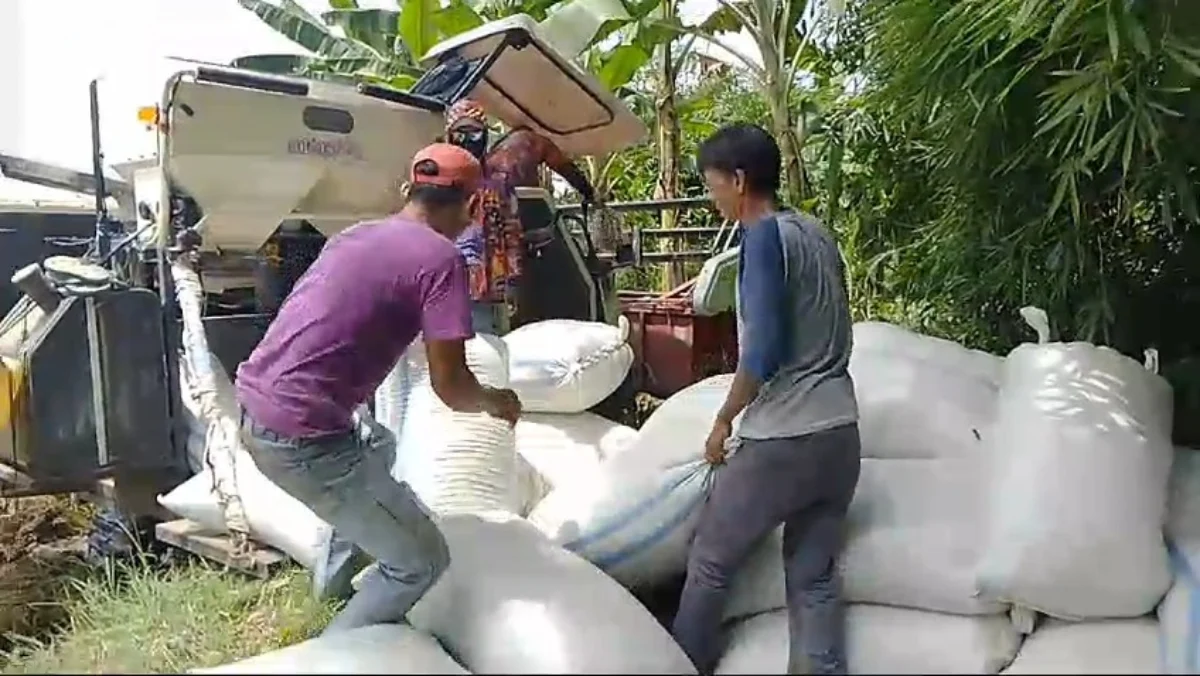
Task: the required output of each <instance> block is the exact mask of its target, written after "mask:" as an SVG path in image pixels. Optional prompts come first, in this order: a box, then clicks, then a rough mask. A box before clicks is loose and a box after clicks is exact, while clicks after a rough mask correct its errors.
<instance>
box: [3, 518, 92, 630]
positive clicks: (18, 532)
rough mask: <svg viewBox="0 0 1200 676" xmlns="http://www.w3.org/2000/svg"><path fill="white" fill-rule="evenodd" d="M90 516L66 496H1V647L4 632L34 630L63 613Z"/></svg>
mask: <svg viewBox="0 0 1200 676" xmlns="http://www.w3.org/2000/svg"><path fill="white" fill-rule="evenodd" d="M90 516H91V510H90V508H89V507H88V506H87V505H85V504H84V503H82V502H80V501H78V500H76V499H74V498H69V497H36V498H20V499H0V648H4V647H6V646H5V639H4V637H6V636H8V635H11V634H20V635H26V636H28V635H37V634H40V633H43V632H45V631H47V630H49V629H50V628H51V627H52V626H53V625H54V624H55V623H56V622H58V621H59V620H61V619H62V618H63V609H62V606H61V599H62V597H63V586H64V584H66V583H67V582H68V580H69V574H70V573H71V571H73V570H76V569H78V567H79V566H80V561H81V560H80V555H81V554H82V552H83V546H84V541H85V533H86V531H87V527H88V524H89V520H90Z"/></svg>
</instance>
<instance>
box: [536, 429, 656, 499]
mask: <svg viewBox="0 0 1200 676" xmlns="http://www.w3.org/2000/svg"><path fill="white" fill-rule="evenodd" d="M516 435H517V436H516V442H517V459H518V465H519V466H520V471H521V472H524V473H527V476H522V481H524V482H525V488H524V489H523V490H524V492H523V494H522V504H523V505H525V510H524V513H526V514H527V513H528V511H529V510H530V509H532V508H533V507H534V506H535V505H536V504H537V503H538V502H540V501H541V499H542V498H544V497H545V496H546V495H547V494H548V493H549V492H550V491H551V490H553V489H554V488H555V487H556V486H560V485H562V484H563V483H566V482H569V481H572V480H582V479H587V478H590V477H593V476H595V473H596V472H597V471H598V469H599V467H600V462H601V460H603V459H604V458H605V457H608V456H610V455H613V454H615V453H618V452H620V451H622V450H624V448H625V447H626V446H628V445H629V444H630V443H632V442H633V440H634V439H636V438H637V430H635V429H633V428H632V427H626V426H625V425H622V424H620V423H615V422H613V421H611V420H608V419H607V418H602V417H600V416H598V415H596V414H594V413H588V412H584V413H571V414H555V413H529V414H525V415H522V416H521V420H520V421H518V422H517V427H516Z"/></svg>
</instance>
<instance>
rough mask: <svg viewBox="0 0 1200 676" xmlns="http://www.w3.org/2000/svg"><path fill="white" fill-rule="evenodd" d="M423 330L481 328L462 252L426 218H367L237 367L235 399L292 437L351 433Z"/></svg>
mask: <svg viewBox="0 0 1200 676" xmlns="http://www.w3.org/2000/svg"><path fill="white" fill-rule="evenodd" d="M418 334H424V336H425V339H426V340H459V339H467V338H470V337H471V336H473V335H474V331H473V330H472V329H471V310H470V301H469V298H468V294H467V272H466V266H465V265H464V263H463V258H462V255H461V254H460V253H459V252H458V250H457V249H456V248H455V246H454V242H452V241H450V240H449V239H447V238H445V237H443V236H442V235H440V234H439V233H437V232H436V231H434V230H433V229H432V228H429V227H428V226H426V225H425V224H423V223H419V222H416V221H412V220H408V219H405V218H401V217H399V216H393V217H390V218H387V219H384V220H382V221H374V222H366V223H360V224H358V225H355V226H354V227H352V228H349V229H347V230H345V231H344V232H342V233H340V234H338V235H336V236H335V237H333V238H332V239H330V240H329V241H328V242H327V243H326V244H325V248H324V249H323V250H322V251H321V255H320V257H319V258H317V260H316V262H315V263H313V264H312V266H311V267H310V268H309V269H308V271H307V272H305V273H304V276H303V277H301V278H300V281H298V282H297V283H296V286H295V288H294V289H293V290H292V293H291V294H290V295H289V296H288V297H287V300H286V301H285V302H284V303H283V306H282V307H281V308H280V309H279V314H278V315H277V316H276V317H275V320H274V321H273V322H271V326H270V327H269V328H268V329H267V333H266V335H265V336H263V339H262V341H261V342H260V343H259V344H258V347H256V348H254V352H253V353H252V354H251V355H250V358H249V359H247V360H246V361H245V362H243V363H242V365H241V366H239V367H238V371H237V396H238V402H239V403H241V405H242V407H243V408H244V409H245V410H246V413H247V414H249V416H250V417H251V418H253V419H254V421H255V422H257V423H258V424H260V425H262V426H263V427H266V428H267V429H269V430H271V431H273V432H275V433H277V434H280V435H283V436H286V437H293V438H305V437H313V436H319V435H323V434H329V433H332V432H343V431H346V430H348V429H350V427H351V426H352V414H353V412H354V409H355V408H357V407H358V406H359V404H362V403H364V402H365V401H367V399H368V398H369V397H370V396H371V395H372V394H373V393H374V392H375V389H376V388H377V387H379V384H380V383H381V382H383V379H384V378H386V377H387V374H388V372H389V371H391V369H392V367H393V366H394V365H395V364H396V361H397V360H398V359H399V358H400V356H401V355H402V354H404V351H405V350H406V349H408V346H409V345H410V344H411V343H412V341H413V340H414V339H416V337H417V335H418Z"/></svg>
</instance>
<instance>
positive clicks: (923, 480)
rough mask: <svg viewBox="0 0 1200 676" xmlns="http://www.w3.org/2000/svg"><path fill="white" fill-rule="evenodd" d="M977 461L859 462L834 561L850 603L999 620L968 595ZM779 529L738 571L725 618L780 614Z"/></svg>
mask: <svg viewBox="0 0 1200 676" xmlns="http://www.w3.org/2000/svg"><path fill="white" fill-rule="evenodd" d="M982 469H983V466H982V460H980V459H975V460H966V459H941V460H926V459H919V460H890V459H889V460H879V459H865V460H863V466H862V474H861V476H860V478H859V481H858V490H857V492H856V493H855V495H854V502H853V503H852V504H851V506H850V514H849V517H848V522H849V523H848V526H849V533H848V536H847V541H846V545H845V548H844V549H843V550H842V554H841V559H840V561H839V564H840V567H841V571H842V586H843V593H844V595H845V598H846V600H847V601H849V602H851V603H876V604H885V605H892V606H901V607H908V608H917V609H921V610H933V611H940V612H946V613H955V614H960V615H987V614H1000V613H1003V612H1004V610H1005V605H1004V604H1001V603H996V602H991V601H986V600H983V599H979V598H977V597H976V595H975V577H974V574H975V566H976V564H977V563H978V558H979V553H980V547H981V545H982V542H981V540H982V538H981V537H980V533H979V527H980V524H981V523H982V522H983V518H984V515H983V509H982V508H983V506H984V505H983V496H984V487H985V486H986V482H985V479H984V477H983V475H982ZM786 605H787V597H786V595H785V590H784V577H783V552H782V529H780V530H778V531H776V532H775V533H773V534H772V535H771V536H770V537H769V538H768V539H767V540H766V541H765V542H764V543H763V544H762V545H760V546H759V547H758V548H757V549H756V550H755V551H754V553H753V554H751V556H750V558H749V559H748V560H747V562H746V564H745V565H744V566H743V567H742V568H741V569H740V570H739V571H738V573H737V576H736V577H735V578H734V583H733V587H732V589H731V590H730V596H729V604H728V606H727V607H726V613H725V616H726V617H727V618H736V617H742V616H746V615H753V614H755V613H759V612H763V611H766V610H774V609H778V608H784V607H786Z"/></svg>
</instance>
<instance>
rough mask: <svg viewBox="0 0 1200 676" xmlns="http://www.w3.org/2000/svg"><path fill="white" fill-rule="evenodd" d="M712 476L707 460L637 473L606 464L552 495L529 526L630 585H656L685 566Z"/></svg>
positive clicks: (554, 491) (616, 463)
mask: <svg viewBox="0 0 1200 676" xmlns="http://www.w3.org/2000/svg"><path fill="white" fill-rule="evenodd" d="M714 471H716V470H715V469H714V468H713V467H712V465H710V464H708V463H707V462H705V461H704V460H692V461H689V462H686V463H684V464H681V465H676V466H674V467H671V468H669V469H666V470H662V471H658V472H636V473H635V472H630V471H629V465H628V464H627V463H621V462H612V461H608V462H605V463H602V464H601V466H600V471H599V472H598V473H597V475H596V476H590V477H586V479H585V478H583V477H580V478H579V479H578V480H576V481H572V482H570V483H569V484H564V485H562V486H559V487H557V488H555V489H554V490H553V491H551V492H550V494H549V495H547V496H546V498H545V499H544V500H542V502H540V503H538V506H537V508H535V509H534V510H533V513H531V514H530V515H529V521H530V522H532V523H533V524H534V525H535V526H537V527H538V528H539V529H540V530H541V531H542V532H544V533H546V534H547V535H548V536H549V537H550V538H551V539H552V540H554V541H555V542H557V543H558V544H560V545H562V547H563V548H565V549H567V550H569V551H572V552H575V553H576V554H578V555H580V556H582V557H583V558H585V559H587V560H588V561H591V562H592V563H593V564H595V565H596V566H597V567H598V568H600V569H601V570H603V571H604V572H606V573H608V574H609V575H611V576H612V577H613V578H615V579H616V580H617V581H618V582H620V583H622V584H623V585H625V586H626V587H629V588H631V589H632V588H638V587H645V586H649V585H653V584H655V583H658V582H661V581H663V580H666V579H668V578H670V577H671V576H673V575H677V574H679V573H681V572H683V570H684V569H685V568H686V565H687V555H688V547H689V545H690V544H691V539H692V534H693V533H694V532H695V528H696V520H697V518H699V515H700V508H701V506H703V504H704V501H705V499H706V498H707V497H708V491H709V489H710V487H711V485H712V475H713V472H714Z"/></svg>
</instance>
